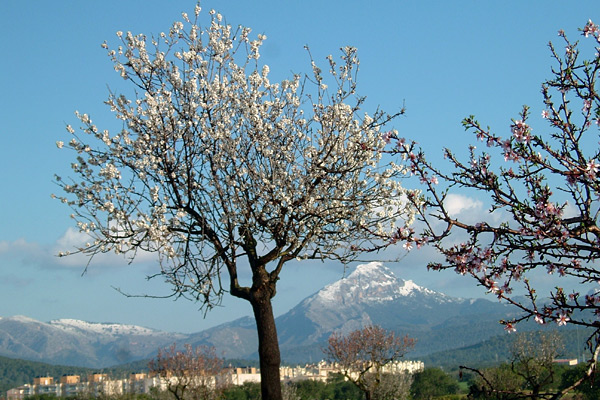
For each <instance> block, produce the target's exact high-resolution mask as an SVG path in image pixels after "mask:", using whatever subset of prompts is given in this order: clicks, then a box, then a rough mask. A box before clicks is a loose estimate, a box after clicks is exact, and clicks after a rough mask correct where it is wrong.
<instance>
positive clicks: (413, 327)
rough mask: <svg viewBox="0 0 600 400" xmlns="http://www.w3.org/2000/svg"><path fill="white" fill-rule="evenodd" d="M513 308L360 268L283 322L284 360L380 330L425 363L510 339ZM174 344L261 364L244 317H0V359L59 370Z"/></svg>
mask: <svg viewBox="0 0 600 400" xmlns="http://www.w3.org/2000/svg"><path fill="white" fill-rule="evenodd" d="M510 311H511V309H508V308H506V307H505V306H503V305H502V304H499V303H498V302H495V301H488V300H484V299H460V298H453V297H450V296H447V295H444V294H442V293H438V292H435V291H432V290H429V289H426V288H423V287H421V286H419V285H417V284H415V283H414V282H412V281H406V280H402V279H399V278H397V277H396V276H395V275H394V274H393V273H392V271H391V270H390V269H389V268H387V267H385V266H384V265H383V264H382V263H377V262H374V263H369V264H363V265H359V266H358V267H357V268H356V269H355V270H354V271H353V272H352V273H351V274H349V275H348V276H347V277H345V278H343V279H341V280H339V281H336V282H334V283H332V284H330V285H328V286H326V287H324V288H323V289H321V290H320V291H318V292H317V293H315V294H313V295H312V296H309V297H307V298H306V299H304V300H303V301H302V302H300V304H298V305H297V306H296V307H294V308H293V309H291V310H290V311H289V312H287V313H285V314H284V315H281V316H280V317H278V318H277V319H276V323H277V328H278V333H279V341H280V344H281V351H282V358H283V359H284V360H285V361H288V362H305V361H311V360H312V361H316V360H319V359H321V358H322V351H321V349H322V347H323V346H324V345H325V343H326V340H327V338H328V337H329V335H330V334H331V333H332V332H334V331H342V332H349V331H351V330H354V329H358V328H360V327H362V326H365V325H368V324H378V325H381V326H383V327H384V328H386V329H392V330H395V331H397V332H398V333H400V334H408V335H409V336H411V337H414V338H417V346H416V347H415V350H414V351H413V352H412V353H411V354H410V355H411V357H419V356H423V355H425V354H429V353H432V352H435V351H443V350H451V349H455V348H459V347H463V346H469V345H473V344H476V343H478V342H481V341H483V340H485V339H488V338H489V337H492V336H494V335H497V334H499V333H501V332H502V327H501V326H500V325H499V324H498V320H499V319H501V318H506V317H507V315H508V314H509V312H510ZM173 342H177V343H191V344H194V345H197V344H208V345H213V346H215V347H216V348H217V352H218V353H219V354H223V356H224V357H226V358H256V357H257V356H256V349H257V346H258V344H257V343H258V341H257V338H256V329H255V324H254V320H253V319H252V318H250V317H245V318H241V319H238V320H235V321H232V322H229V323H226V324H222V325H219V326H216V327H213V328H210V329H207V330H205V331H202V332H198V333H194V334H189V335H186V334H177V333H168V332H160V331H156V330H152V329H148V328H142V327H138V326H133V325H120V324H99V323H89V322H84V321H77V320H71V319H61V320H56V321H50V322H47V323H45V322H39V321H35V320H32V319H29V318H26V317H9V318H0V355H2V356H7V357H13V358H22V359H28V360H34V361H44V362H49V363H53V364H65V365H78V366H87V367H94V368H100V367H106V366H110V365H115V364H120V363H125V362H131V361H135V360H139V359H143V358H150V357H152V356H154V355H155V353H156V350H157V349H158V348H159V347H164V346H167V345H169V344H171V343H173Z"/></svg>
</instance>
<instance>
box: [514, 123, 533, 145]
mask: <svg viewBox="0 0 600 400" xmlns="http://www.w3.org/2000/svg"><path fill="white" fill-rule="evenodd" d="M510 129H511V131H512V133H513V136H514V137H515V139H516V140H517V142H519V143H523V142H525V143H529V125H527V124H526V123H525V122H523V121H521V120H517V121H515V123H514V124H512V126H511V128H510Z"/></svg>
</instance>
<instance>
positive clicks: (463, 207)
mask: <svg viewBox="0 0 600 400" xmlns="http://www.w3.org/2000/svg"><path fill="white" fill-rule="evenodd" d="M444 207H446V210H447V211H448V213H450V215H451V216H453V217H455V216H457V215H459V214H461V213H464V212H465V211H468V212H470V213H471V212H475V213H477V214H479V213H481V211H482V208H483V203H482V202H481V201H480V200H477V199H474V198H471V197H467V196H463V195H460V194H453V193H450V194H448V196H446V201H445V202H444Z"/></svg>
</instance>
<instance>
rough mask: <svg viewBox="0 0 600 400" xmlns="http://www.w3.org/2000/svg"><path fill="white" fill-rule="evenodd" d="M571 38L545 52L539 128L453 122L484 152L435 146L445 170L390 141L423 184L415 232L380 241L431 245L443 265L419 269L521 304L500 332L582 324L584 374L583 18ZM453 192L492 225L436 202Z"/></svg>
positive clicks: (594, 315)
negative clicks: (501, 129)
mask: <svg viewBox="0 0 600 400" xmlns="http://www.w3.org/2000/svg"><path fill="white" fill-rule="evenodd" d="M582 33H583V36H584V37H585V38H586V39H584V40H585V42H582V43H579V42H572V41H570V40H568V38H567V37H566V35H565V33H564V32H563V31H560V32H559V35H560V37H561V40H563V41H564V43H563V44H562V45H561V46H560V48H564V53H562V52H561V51H559V50H557V48H556V47H555V46H554V45H553V44H552V43H550V45H549V47H550V52H551V55H552V57H553V59H554V61H555V65H554V67H553V68H552V78H550V79H548V80H546V81H545V82H544V83H543V84H542V96H543V104H544V107H543V108H542V109H541V117H540V118H539V121H537V122H539V123H547V125H548V130H549V132H548V133H541V132H537V131H538V130H539V131H541V129H534V128H533V127H532V126H533V125H534V124H532V125H531V126H530V123H529V120H530V108H529V107H527V106H525V107H524V108H523V110H522V112H521V114H520V116H519V117H518V118H517V119H515V120H513V121H512V124H511V135H510V136H509V137H506V138H503V137H501V136H498V135H496V134H494V133H492V132H491V130H490V129H489V128H485V127H483V126H482V125H481V124H480V123H479V122H477V121H476V120H475V118H474V117H473V116H471V117H468V118H466V119H465V120H464V121H463V124H464V126H465V128H466V129H467V130H468V131H471V132H473V133H474V134H475V137H476V138H477V139H479V140H480V141H482V142H483V143H484V144H485V145H487V147H488V150H486V151H481V150H478V149H477V148H476V147H475V146H470V147H469V153H468V154H469V156H468V157H467V159H466V160H461V157H459V156H458V155H456V154H455V153H454V152H453V151H452V150H450V149H446V150H445V152H444V155H445V158H446V159H447V160H448V163H449V165H448V166H439V165H435V164H433V163H431V162H429V161H428V160H427V159H426V157H425V153H424V151H423V150H422V149H421V148H419V147H418V146H417V145H416V143H414V142H412V143H410V142H407V141H405V140H403V139H401V138H398V137H396V145H397V146H396V149H395V150H394V153H396V154H397V155H400V156H401V157H402V159H403V162H404V164H405V166H406V167H407V168H408V169H410V171H411V172H412V173H413V174H414V175H416V177H418V179H420V181H421V182H422V184H423V186H422V188H423V192H424V194H423V195H422V196H410V197H409V199H410V201H412V202H413V204H415V205H418V206H419V207H420V212H419V217H418V219H419V220H420V222H421V223H422V224H424V226H425V228H424V230H423V231H422V232H414V231H412V230H410V229H409V230H406V229H399V230H398V231H397V232H396V234H395V235H394V236H393V237H392V239H391V240H392V242H396V241H404V242H405V245H407V246H409V247H410V246H412V245H415V244H416V245H417V246H422V245H427V244H429V245H432V246H434V247H435V248H436V249H437V250H438V251H439V252H440V253H441V254H442V255H443V257H444V259H445V260H444V262H439V263H438V262H433V263H430V264H429V268H431V269H433V270H446V269H453V270H455V271H456V272H457V273H459V274H461V275H467V276H471V277H472V278H474V279H475V281H476V282H477V283H478V284H479V285H481V286H483V287H485V288H487V289H488V290H489V292H491V293H493V294H494V295H496V296H497V297H498V298H499V299H501V300H503V301H506V302H508V303H510V304H512V305H514V306H515V307H517V308H518V309H520V310H521V312H522V313H521V314H520V316H519V317H517V318H514V319H511V320H506V321H503V323H504V325H505V327H506V329H507V330H508V331H513V330H515V327H516V325H517V324H518V323H519V322H521V321H524V320H529V319H533V320H535V321H536V322H538V323H539V324H547V323H550V322H554V323H557V324H558V325H559V326H562V325H567V324H572V325H576V326H584V327H590V328H592V329H593V334H592V336H591V337H590V340H589V344H590V348H591V353H592V356H591V363H590V367H591V368H590V370H589V371H588V372H589V373H590V374H591V372H592V368H593V366H594V365H595V363H596V360H597V358H598V352H599V351H600V347H599V346H598V344H599V342H600V324H599V321H598V315H599V314H600V294H599V292H598V290H597V282H600V269H599V268H598V258H599V256H600V224H599V223H598V217H599V213H600V179H598V178H599V177H600V175H599V171H600V149H599V146H598V138H599V135H598V132H599V125H600V95H599V93H598V90H597V85H598V83H597V82H598V77H599V76H600V75H599V73H600V57H598V52H599V48H600V46H599V44H600V29H599V28H598V26H597V25H595V24H594V23H593V22H592V21H589V22H588V23H587V24H586V25H585V27H584V28H583V30H582ZM586 45H587V46H588V47H587V48H586V47H584V50H581V51H582V52H583V51H585V52H588V51H589V52H592V54H594V55H593V56H592V57H591V58H588V59H584V60H581V59H580V46H586ZM461 189H462V190H465V191H466V193H469V194H473V193H475V194H477V193H479V194H481V195H482V196H484V197H485V198H486V199H487V200H488V201H489V203H490V212H491V213H492V212H493V213H496V214H500V215H501V216H502V218H500V220H501V221H503V222H494V219H493V218H482V219H481V220H479V221H475V222H471V221H470V220H469V219H468V218H462V217H460V216H457V215H456V214H453V213H452V210H450V209H449V208H448V207H447V203H446V201H447V200H448V195H449V194H450V193H456V192H458V191H459V190H461ZM545 273H547V276H545V279H550V280H552V281H553V282H554V285H553V286H554V289H553V290H549V292H548V293H547V294H546V293H539V291H538V289H539V284H538V283H537V282H536V277H537V278H539V276H540V275H542V276H543V275H544V274H545ZM575 281H576V282H577V283H578V284H577V285H573V282H575ZM569 286H571V289H569ZM517 289H518V290H517ZM523 293H525V295H526V296H525V297H523V296H518V295H522V294H523Z"/></svg>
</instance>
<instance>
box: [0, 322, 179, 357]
mask: <svg viewBox="0 0 600 400" xmlns="http://www.w3.org/2000/svg"><path fill="white" fill-rule="evenodd" d="M186 338H187V336H186V335H182V334H178V333H168V332H161V331H157V330H153V329H148V328H143V327H139V326H134V325H122V324H108V323H90V322H85V321H78V320H72V319H61V320H55V321H50V322H40V321H36V320H34V319H31V318H27V317H23V316H16V317H5V318H0V355H2V356H6V357H12V358H21V359H26V360H32V361H42V362H48V363H52V364H63V365H77V366H82V367H91V368H103V367H107V366H111V365H115V364H122V363H125V362H129V361H134V360H139V359H143V358H148V357H149V356H152V355H154V354H155V353H156V351H157V349H158V348H159V347H164V346H166V345H168V344H171V343H173V342H179V341H185V339H186Z"/></svg>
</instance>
